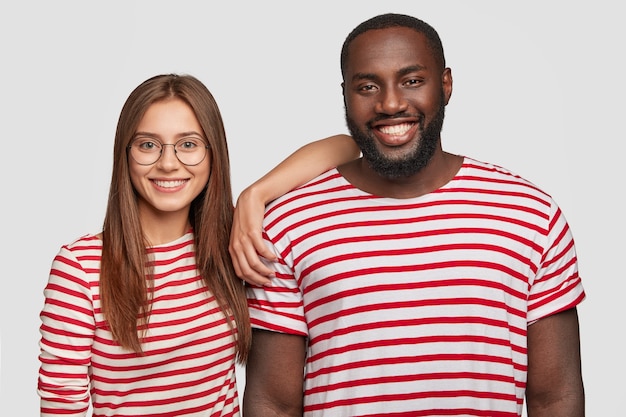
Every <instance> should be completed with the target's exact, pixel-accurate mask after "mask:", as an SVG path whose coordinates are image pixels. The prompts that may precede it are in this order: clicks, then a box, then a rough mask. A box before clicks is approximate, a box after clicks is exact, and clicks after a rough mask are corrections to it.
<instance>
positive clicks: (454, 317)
mask: <svg viewBox="0 0 626 417" xmlns="http://www.w3.org/2000/svg"><path fill="white" fill-rule="evenodd" d="M445 65H446V64H445V57H444V53H443V47H442V45H441V41H440V39H439V36H438V34H437V32H436V31H435V30H434V29H433V28H432V27H430V26H429V25H428V24H426V23H425V22H423V21H421V20H418V19H415V18H413V17H410V16H405V15H397V14H386V15H380V16H376V17H374V18H372V19H370V20H368V21H365V22H363V23H362V24H360V25H359V26H357V27H356V28H355V29H354V30H353V31H352V32H351V33H350V35H348V37H347V38H346V40H345V42H344V45H343V49H342V53H341V70H342V75H343V85H342V86H343V95H344V101H345V108H346V120H347V124H348V127H349V129H350V132H351V134H352V136H353V138H354V140H355V142H356V143H357V144H358V146H359V148H360V149H361V152H362V155H363V157H362V158H360V159H357V160H354V161H351V162H349V163H346V164H344V165H341V166H339V167H338V168H337V169H334V170H331V171H328V172H327V173H325V174H323V175H321V176H320V177H318V178H316V179H315V180H313V181H311V182H309V183H308V184H307V185H305V186H303V187H300V188H299V189H296V190H294V191H292V192H290V193H289V194H287V195H285V196H283V197H281V198H279V199H278V200H276V201H274V202H273V203H272V204H270V205H269V206H268V207H267V210H266V213H265V220H264V235H265V238H266V240H267V242H268V244H269V245H270V247H271V248H272V250H273V251H274V253H275V254H276V259H277V260H276V262H274V264H273V265H272V268H273V269H274V270H275V278H274V279H273V280H272V283H271V285H269V286H256V287H255V286H251V287H250V289H249V306H250V314H251V320H252V323H253V326H254V327H255V331H254V335H253V342H252V351H251V354H250V359H249V362H248V365H247V371H246V372H247V374H246V388H245V394H244V414H245V416H246V417H254V416H282V415H285V416H287V415H302V414H304V415H306V416H370V415H371V416H373V415H393V416H452V415H456V416H491V417H493V416H520V415H521V414H522V408H523V402H524V398H525V399H526V404H527V410H528V415H529V416H530V417H538V416H551V417H558V416H568V417H572V416H583V415H584V392H583V383H582V376H581V366H580V347H579V334H578V318H577V312H576V306H577V305H578V304H579V303H580V302H581V301H582V300H583V299H584V297H585V293H584V290H583V287H582V285H581V281H580V278H579V275H578V267H577V258H576V252H575V247H574V242H573V238H572V235H571V232H570V230H569V227H568V224H567V221H566V219H565V218H564V216H563V214H562V213H561V211H560V209H559V207H558V206H557V205H556V203H555V202H554V201H553V200H552V198H551V197H550V196H549V195H547V194H546V193H544V192H542V191H541V190H540V189H538V188H537V187H536V186H534V185H533V184H531V183H530V182H528V181H526V180H524V179H523V178H520V177H519V176H517V175H515V174H513V173H511V172H510V171H508V170H506V169H504V168H501V167H498V166H494V165H491V164H488V163H484V162H480V161H477V160H474V159H471V158H469V157H463V156H459V155H454V154H451V153H448V152H445V151H443V149H442V145H441V138H440V132H441V128H442V125H443V119H444V109H445V106H446V105H447V103H448V100H449V99H450V96H451V94H452V73H451V70H450V69H449V68H447V67H446V66H445ZM303 370H304V371H303Z"/></svg>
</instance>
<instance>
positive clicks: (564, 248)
mask: <svg viewBox="0 0 626 417" xmlns="http://www.w3.org/2000/svg"><path fill="white" fill-rule="evenodd" d="M584 299H585V291H584V289H583V286H582V282H581V278H580V276H579V274H578V258H577V255H576V248H575V245H574V237H573V235H572V232H571V230H570V228H569V225H568V223H567V220H566V219H565V216H564V215H563V213H562V212H561V210H560V209H559V207H558V206H557V205H556V203H555V202H554V201H552V205H551V210H550V218H549V223H548V234H547V240H546V245H545V250H544V253H543V256H542V259H541V264H540V265H539V270H538V271H537V275H536V276H535V279H534V281H533V282H532V283H531V288H530V295H529V299H528V317H527V320H528V322H529V323H533V322H535V321H537V320H539V319H541V318H544V317H547V316H549V315H552V314H556V313H558V312H561V311H564V310H567V309H570V308H572V307H575V306H577V305H578V304H580V302H582V301H583V300H584Z"/></svg>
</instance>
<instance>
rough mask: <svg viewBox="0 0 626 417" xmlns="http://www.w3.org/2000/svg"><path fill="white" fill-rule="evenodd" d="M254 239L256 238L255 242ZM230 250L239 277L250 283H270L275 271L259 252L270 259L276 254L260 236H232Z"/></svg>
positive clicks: (262, 284) (263, 284)
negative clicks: (251, 237) (262, 258)
mask: <svg viewBox="0 0 626 417" xmlns="http://www.w3.org/2000/svg"><path fill="white" fill-rule="evenodd" d="M252 240H255V243H253V242H252ZM257 248H258V249H257ZM228 250H229V252H230V256H231V258H232V261H233V267H234V268H235V273H236V274H237V276H238V277H239V278H241V279H242V280H244V281H246V282H247V283H249V284H254V285H261V286H265V285H270V283H271V281H270V278H271V277H273V276H274V271H272V270H271V269H270V268H268V267H267V265H265V263H263V261H262V260H261V258H260V257H259V254H261V255H262V256H265V257H266V258H270V259H273V258H274V254H273V253H272V252H271V251H270V250H269V249H268V248H267V247H266V246H265V244H264V243H263V239H261V237H260V236H258V237H257V238H256V239H254V238H253V239H250V238H249V237H248V236H245V237H242V236H238V237H235V236H231V242H230V245H229V246H228ZM257 251H258V252H259V253H257Z"/></svg>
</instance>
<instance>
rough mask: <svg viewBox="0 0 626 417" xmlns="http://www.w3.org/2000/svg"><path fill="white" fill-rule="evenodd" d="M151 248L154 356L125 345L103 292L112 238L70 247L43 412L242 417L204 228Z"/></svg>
mask: <svg viewBox="0 0 626 417" xmlns="http://www.w3.org/2000/svg"><path fill="white" fill-rule="evenodd" d="M148 251H149V252H150V254H151V255H152V256H153V257H154V265H155V283H154V284H155V285H154V286H155V292H154V303H153V306H152V314H151V316H150V322H149V325H148V333H147V337H146V339H145V342H144V344H143V347H144V355H143V356H140V355H137V354H135V353H133V352H129V351H127V350H123V349H121V348H120V347H119V346H118V344H117V343H116V342H114V341H113V340H112V338H111V332H110V331H109V330H107V325H106V323H105V322H104V319H103V316H102V312H101V310H100V298H99V292H98V289H99V286H98V282H99V272H100V257H101V254H102V242H101V240H100V239H99V238H97V237H95V236H91V235H88V236H85V237H82V238H80V239H78V240H77V241H75V242H73V243H71V244H69V245H66V246H64V247H62V248H61V250H60V251H59V253H58V255H57V256H56V257H55V259H54V261H53V263H52V268H51V272H50V278H49V282H48V285H47V286H46V289H45V298H46V300H45V305H44V307H43V310H42V312H41V321H42V324H41V335H42V338H41V342H40V346H41V355H40V361H41V368H40V371H39V384H38V392H39V395H40V397H41V416H61V415H62V416H64V417H67V416H85V415H86V413H87V410H88V407H89V401H90V397H91V402H92V408H93V416H94V417H96V416H113V415H115V416H118V417H119V416H148V415H149V416H152V417H156V416H186V417H191V416H194V417H199V416H203V417H204V416H207V417H208V416H237V415H239V403H238V397H237V387H236V381H235V340H234V338H233V335H232V333H231V331H230V329H229V327H228V325H227V322H226V318H225V316H224V314H223V313H222V312H221V310H220V309H219V307H218V305H217V302H216V301H215V299H214V298H213V296H212V295H211V294H210V293H209V292H208V291H207V290H206V288H205V286H204V284H203V282H202V280H201V278H200V277H199V276H198V271H197V269H196V263H195V257H194V253H195V252H194V235H193V233H191V232H190V233H187V234H186V235H184V236H183V237H181V238H180V239H178V240H176V241H174V242H171V243H168V244H164V245H159V246H156V247H152V248H149V249H148Z"/></svg>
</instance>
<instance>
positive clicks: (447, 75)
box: [441, 68, 452, 105]
mask: <svg viewBox="0 0 626 417" xmlns="http://www.w3.org/2000/svg"><path fill="white" fill-rule="evenodd" d="M441 87H442V89H443V98H444V104H445V105H447V104H448V102H449V101H450V97H451V96H452V70H451V69H450V68H445V69H444V70H443V74H441Z"/></svg>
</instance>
